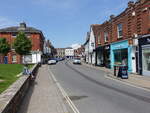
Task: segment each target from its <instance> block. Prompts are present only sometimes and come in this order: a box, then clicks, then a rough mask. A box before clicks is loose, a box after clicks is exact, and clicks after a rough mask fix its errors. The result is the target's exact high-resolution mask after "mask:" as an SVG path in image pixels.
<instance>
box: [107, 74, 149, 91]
mask: <svg viewBox="0 0 150 113" xmlns="http://www.w3.org/2000/svg"><path fill="white" fill-rule="evenodd" d="M105 78H107V79H111V80H114V81H116V82H120V83H122V84H125V85H128V86H131V87H135V88H139V89H142V90H145V91H148V92H150V90H149V89H146V88H143V87H140V86H136V85H133V84H131V83H127V82H125V81H121V80H118V79H115V78H112V77H109V76H108V75H105Z"/></svg>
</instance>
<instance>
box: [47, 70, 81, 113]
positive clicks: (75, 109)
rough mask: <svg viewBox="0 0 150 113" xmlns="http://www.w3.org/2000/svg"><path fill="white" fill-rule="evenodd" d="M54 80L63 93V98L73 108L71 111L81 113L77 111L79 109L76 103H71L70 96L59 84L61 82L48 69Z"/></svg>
mask: <svg viewBox="0 0 150 113" xmlns="http://www.w3.org/2000/svg"><path fill="white" fill-rule="evenodd" d="M48 70H49V72H50V74H51V76H52V79H53V80H54V82H55V83H56V85H57V87H58V88H59V90H60V91H61V93H62V95H63V97H64V98H65V99H66V101H67V103H68V104H69V106H70V107H71V109H72V110H73V112H74V113H80V112H79V110H78V109H77V107H76V106H75V105H74V103H73V102H72V101H71V99H70V98H69V96H68V95H67V93H66V92H65V90H64V89H63V88H62V86H61V85H60V84H59V82H58V81H57V80H56V78H55V76H54V74H53V73H52V71H51V70H50V69H49V68H48Z"/></svg>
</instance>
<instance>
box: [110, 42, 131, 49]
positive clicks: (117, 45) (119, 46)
mask: <svg viewBox="0 0 150 113" xmlns="http://www.w3.org/2000/svg"><path fill="white" fill-rule="evenodd" d="M128 45H129V43H128V41H123V42H120V43H115V44H112V45H111V49H112V50H115V49H122V48H128Z"/></svg>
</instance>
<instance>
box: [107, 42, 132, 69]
mask: <svg viewBox="0 0 150 113" xmlns="http://www.w3.org/2000/svg"><path fill="white" fill-rule="evenodd" d="M131 52H132V46H130V45H129V43H128V40H125V41H120V42H115V43H112V44H111V46H110V54H111V55H110V60H111V69H113V68H114V66H118V65H126V66H128V72H132V64H131V62H132V60H131V59H132V58H131Z"/></svg>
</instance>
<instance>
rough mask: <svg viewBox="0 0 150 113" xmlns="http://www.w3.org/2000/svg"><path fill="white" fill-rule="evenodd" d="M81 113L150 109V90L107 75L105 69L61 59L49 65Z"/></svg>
mask: <svg viewBox="0 0 150 113" xmlns="http://www.w3.org/2000/svg"><path fill="white" fill-rule="evenodd" d="M49 68H50V70H51V71H52V73H53V74H54V75H55V77H56V79H57V80H58V82H59V83H60V84H61V85H62V87H63V88H64V90H65V91H66V92H67V94H68V95H69V97H70V99H71V100H72V101H73V103H74V104H75V106H76V107H77V108H78V110H79V111H80V113H150V92H148V91H144V90H142V89H139V88H135V87H132V86H128V85H125V84H122V83H120V82H117V81H114V80H111V79H108V78H106V77H105V75H106V73H105V72H103V71H100V70H98V69H94V68H90V67H87V66H84V65H73V64H72V63H71V62H66V61H62V62H59V63H57V64H56V65H50V66H49Z"/></svg>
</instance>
